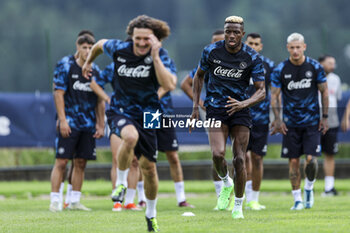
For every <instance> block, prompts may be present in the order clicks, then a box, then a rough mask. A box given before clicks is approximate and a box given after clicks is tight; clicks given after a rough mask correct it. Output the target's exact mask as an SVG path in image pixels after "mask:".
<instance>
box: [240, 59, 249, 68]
mask: <svg viewBox="0 0 350 233" xmlns="http://www.w3.org/2000/svg"><path fill="white" fill-rule="evenodd" d="M247 66H248V65H247V63H246V62H244V61H242V62H241V63H240V64H239V68H241V69H242V70H244V69H245V68H247Z"/></svg>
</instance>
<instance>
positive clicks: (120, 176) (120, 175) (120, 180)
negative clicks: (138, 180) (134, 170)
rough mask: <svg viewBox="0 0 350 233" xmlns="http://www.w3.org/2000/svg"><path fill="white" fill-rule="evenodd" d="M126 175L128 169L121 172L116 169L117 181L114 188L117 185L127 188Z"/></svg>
mask: <svg viewBox="0 0 350 233" xmlns="http://www.w3.org/2000/svg"><path fill="white" fill-rule="evenodd" d="M128 173H129V168H128V169H126V170H124V171H122V170H119V168H117V181H116V183H115V187H118V185H120V184H122V185H124V186H125V187H128V180H127V179H128Z"/></svg>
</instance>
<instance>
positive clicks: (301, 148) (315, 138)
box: [281, 125, 321, 158]
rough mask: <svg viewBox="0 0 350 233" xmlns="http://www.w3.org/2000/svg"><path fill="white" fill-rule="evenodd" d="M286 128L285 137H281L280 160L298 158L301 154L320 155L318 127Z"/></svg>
mask: <svg viewBox="0 0 350 233" xmlns="http://www.w3.org/2000/svg"><path fill="white" fill-rule="evenodd" d="M287 128H288V132H287V135H283V140H282V155H281V156H282V158H299V157H300V156H302V155H303V154H305V155H313V156H320V155H321V144H320V141H321V132H320V131H319V130H318V125H313V126H305V127H288V126H287Z"/></svg>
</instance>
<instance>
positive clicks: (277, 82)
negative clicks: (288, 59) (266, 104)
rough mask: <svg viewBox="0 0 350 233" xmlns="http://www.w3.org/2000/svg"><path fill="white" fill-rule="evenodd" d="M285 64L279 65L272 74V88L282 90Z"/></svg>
mask: <svg viewBox="0 0 350 233" xmlns="http://www.w3.org/2000/svg"><path fill="white" fill-rule="evenodd" d="M282 69H283V63H281V64H279V65H278V66H277V67H276V68H275V69H274V70H273V71H272V73H271V86H273V87H276V88H281V86H282V85H281V72H282Z"/></svg>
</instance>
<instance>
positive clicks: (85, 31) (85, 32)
mask: <svg viewBox="0 0 350 233" xmlns="http://www.w3.org/2000/svg"><path fill="white" fill-rule="evenodd" d="M85 34H87V35H90V36H92V37H93V38H95V35H94V33H93V32H92V31H90V30H86V29H84V30H81V31H80V32H79V34H78V37H79V36H82V35H85Z"/></svg>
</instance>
